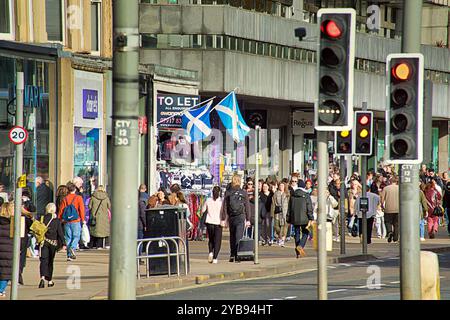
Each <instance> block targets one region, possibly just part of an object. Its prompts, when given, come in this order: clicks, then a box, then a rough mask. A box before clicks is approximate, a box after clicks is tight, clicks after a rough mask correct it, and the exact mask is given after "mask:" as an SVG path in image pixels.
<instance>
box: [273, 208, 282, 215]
mask: <svg viewBox="0 0 450 320" xmlns="http://www.w3.org/2000/svg"><path fill="white" fill-rule="evenodd" d="M282 212H283V207H282V206H275V211H274V213H275V214H279V213H282Z"/></svg>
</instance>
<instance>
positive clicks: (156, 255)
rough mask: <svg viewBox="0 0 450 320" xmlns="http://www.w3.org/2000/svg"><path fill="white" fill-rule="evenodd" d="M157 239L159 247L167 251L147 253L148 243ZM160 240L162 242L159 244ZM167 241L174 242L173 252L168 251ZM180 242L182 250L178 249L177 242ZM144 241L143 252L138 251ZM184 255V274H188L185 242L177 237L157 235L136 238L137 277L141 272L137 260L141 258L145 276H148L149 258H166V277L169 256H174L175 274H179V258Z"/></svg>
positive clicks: (169, 270) (169, 271)
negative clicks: (154, 236) (143, 261)
mask: <svg viewBox="0 0 450 320" xmlns="http://www.w3.org/2000/svg"><path fill="white" fill-rule="evenodd" d="M155 241H158V242H160V244H159V246H160V247H166V249H167V252H164V253H149V252H148V251H149V249H150V244H151V243H152V242H155ZM161 242H162V244H161ZM169 242H172V243H173V244H175V252H170V247H169ZM180 242H181V244H182V249H183V250H182V251H180V246H179V243H180ZM144 243H146V245H145V253H144V252H143V253H142V254H141V253H140V251H141V248H142V247H143V245H144ZM182 256H184V274H185V275H187V274H188V260H187V246H186V242H185V241H184V240H183V239H182V238H180V237H178V236H173V237H158V238H146V239H138V240H137V248H136V265H137V277H138V279H140V278H141V273H140V270H139V262H140V260H141V259H144V260H145V271H146V277H147V278H148V277H150V259H155V258H167V271H168V277H170V275H171V262H170V258H171V257H176V261H177V276H178V277H179V276H180V259H181V257H182Z"/></svg>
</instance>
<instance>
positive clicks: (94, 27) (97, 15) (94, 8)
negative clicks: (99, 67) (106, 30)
mask: <svg viewBox="0 0 450 320" xmlns="http://www.w3.org/2000/svg"><path fill="white" fill-rule="evenodd" d="M101 29H102V1H101V0H91V54H93V55H100V49H101V39H102V33H101Z"/></svg>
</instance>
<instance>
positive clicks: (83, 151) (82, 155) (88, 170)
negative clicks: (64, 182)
mask: <svg viewBox="0 0 450 320" xmlns="http://www.w3.org/2000/svg"><path fill="white" fill-rule="evenodd" d="M99 165H100V129H97V128H94V129H93V128H80V127H75V129H74V168H73V170H74V172H73V173H74V177H81V178H82V179H83V182H84V187H83V189H84V192H85V193H86V194H91V193H90V192H91V191H92V190H91V182H92V183H93V184H94V185H96V186H98V184H97V183H98V178H99Z"/></svg>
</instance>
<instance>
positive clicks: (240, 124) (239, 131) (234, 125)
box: [214, 91, 250, 143]
mask: <svg viewBox="0 0 450 320" xmlns="http://www.w3.org/2000/svg"><path fill="white" fill-rule="evenodd" d="M214 109H216V111H217V113H218V114H219V117H220V120H222V123H223V125H224V126H225V128H226V129H227V131H228V133H229V134H230V135H231V136H232V137H233V140H234V141H236V142H237V143H238V142H241V141H243V140H244V139H245V136H246V135H247V134H248V133H249V132H250V128H249V127H248V126H247V124H246V123H245V120H244V118H243V117H242V114H241V111H240V110H239V105H238V102H237V99H236V94H235V93H234V91H232V92H230V93H229V94H228V95H227V96H226V97H225V98H224V99H223V100H222V101H220V102H219V103H218V104H217V105H216V106H215V107H214Z"/></svg>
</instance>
